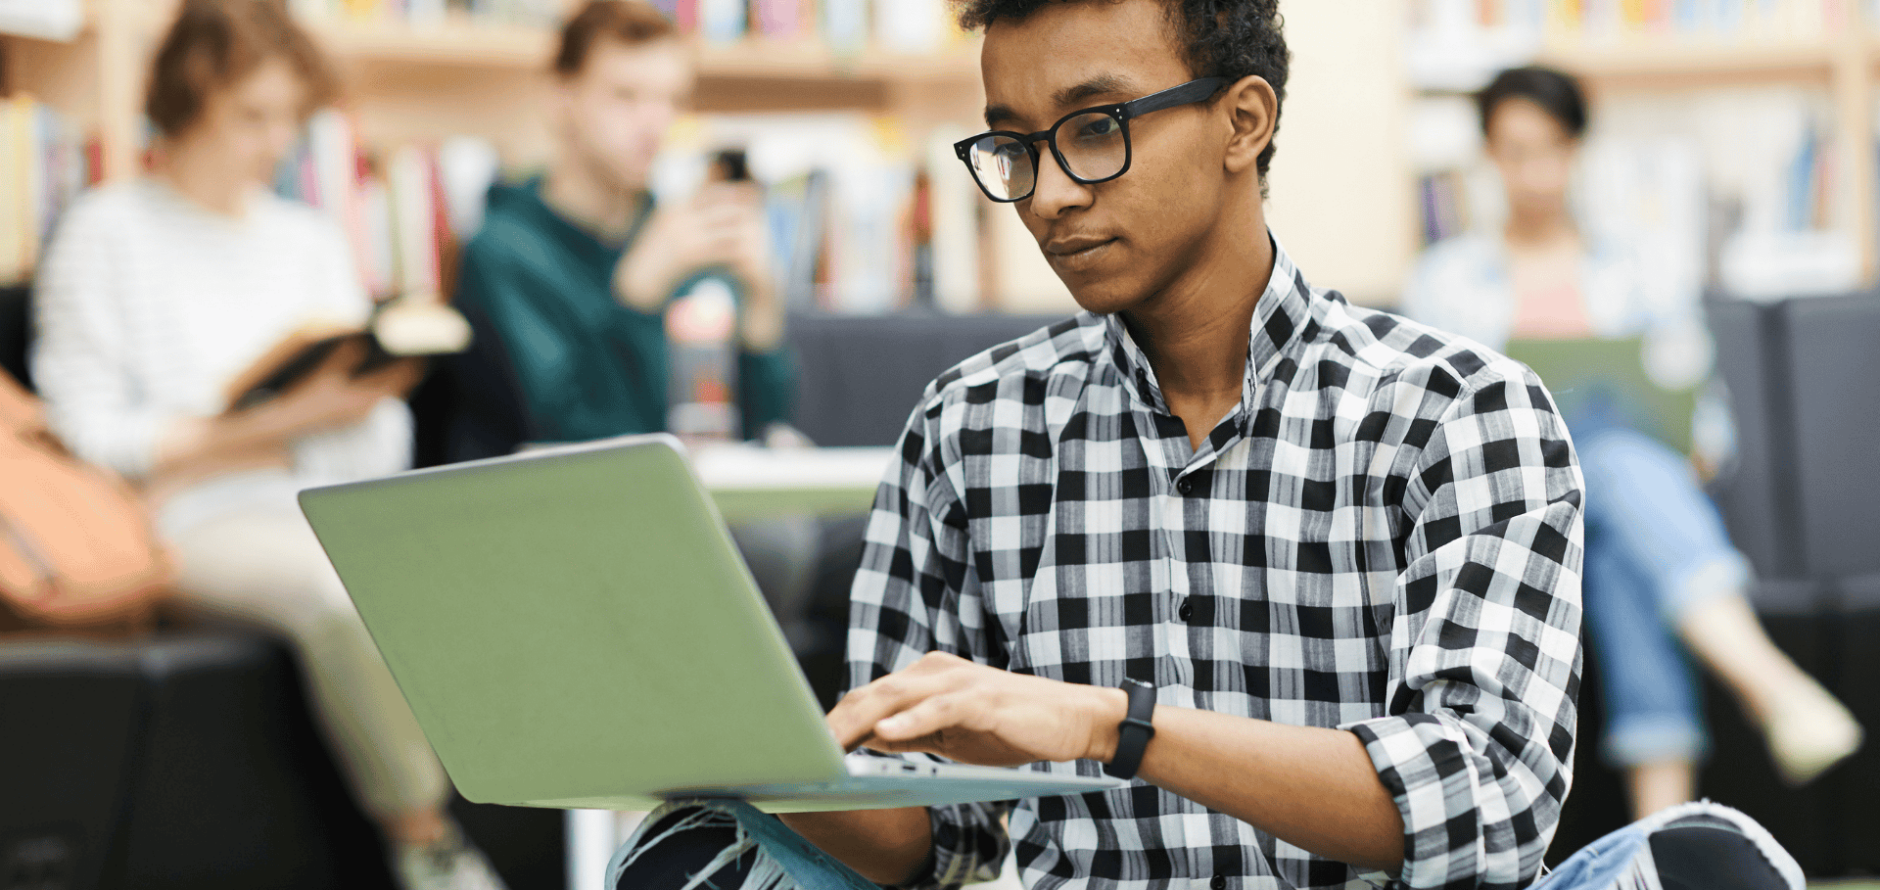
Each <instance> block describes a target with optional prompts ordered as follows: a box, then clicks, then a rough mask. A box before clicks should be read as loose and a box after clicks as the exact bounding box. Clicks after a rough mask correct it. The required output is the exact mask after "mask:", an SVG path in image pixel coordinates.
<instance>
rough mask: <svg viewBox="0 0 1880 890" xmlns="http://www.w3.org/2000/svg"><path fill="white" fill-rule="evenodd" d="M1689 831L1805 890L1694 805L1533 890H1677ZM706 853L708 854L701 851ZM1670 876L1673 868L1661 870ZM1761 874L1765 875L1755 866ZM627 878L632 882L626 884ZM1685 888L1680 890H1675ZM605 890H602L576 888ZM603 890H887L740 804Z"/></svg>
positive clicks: (688, 819) (694, 820)
mask: <svg viewBox="0 0 1880 890" xmlns="http://www.w3.org/2000/svg"><path fill="white" fill-rule="evenodd" d="M1691 821H1703V822H1708V823H1710V824H1713V825H1721V826H1723V827H1724V828H1725V829H1726V830H1728V831H1730V832H1732V833H1734V834H1737V835H1739V836H1740V837H1741V838H1742V839H1743V842H1742V846H1744V847H1745V848H1749V849H1753V852H1751V853H1749V854H1748V855H1749V856H1750V857H1754V858H1756V859H1760V861H1761V865H1766V866H1767V868H1766V869H1762V870H1764V871H1766V872H1768V875H1767V877H1768V878H1769V880H1766V881H1764V882H1762V883H1761V884H1758V883H1755V882H1745V884H1744V885H1745V886H1770V887H1780V886H1787V887H1788V888H1790V890H1802V871H1801V868H1800V867H1799V866H1797V865H1796V863H1795V860H1794V859H1793V858H1792V857H1790V856H1789V854H1788V853H1787V852H1786V851H1784V850H1783V849H1782V847H1781V846H1780V845H1778V844H1777V843H1776V842H1775V839H1774V838H1772V837H1770V836H1769V833H1768V832H1767V831H1764V830H1763V828H1762V826H1760V825H1758V824H1756V822H1755V821H1754V820H1752V819H1750V818H1749V817H1748V816H1745V815H1743V814H1742V813H1739V812H1737V811H1735V810H1732V809H1730V808H1728V807H1722V806H1718V805H1716V804H1713V803H1709V802H1703V803H1693V804H1685V805H1683V806H1677V807H1672V808H1670V809H1667V810H1665V811H1663V812H1660V813H1657V814H1654V815H1653V816H1651V817H1650V818H1647V819H1644V820H1642V821H1640V822H1637V823H1634V824H1632V825H1630V826H1627V827H1625V828H1623V829H1620V830H1619V831H1616V832H1613V833H1612V834H1609V835H1607V836H1605V837H1604V838H1601V839H1600V840H1599V841H1598V842H1596V843H1593V844H1592V845H1590V846H1588V847H1586V848H1585V849H1583V850H1581V851H1580V852H1578V853H1575V854H1574V855H1573V856H1572V858H1570V859H1568V860H1567V861H1566V862H1564V863H1561V865H1560V868H1558V869H1556V870H1555V871H1554V872H1553V873H1552V874H1549V875H1547V876H1545V877H1543V878H1541V879H1540V880H1539V881H1538V882H1536V883H1535V884H1534V885H1533V887H1532V890H1648V888H1656V887H1660V886H1673V885H1667V884H1663V883H1662V882H1658V881H1656V880H1655V878H1656V875H1654V880H1652V881H1643V880H1641V879H1640V878H1641V873H1642V872H1647V871H1650V870H1651V869H1652V868H1653V866H1654V862H1653V859H1652V850H1651V841H1652V836H1653V835H1654V834H1655V833H1657V832H1658V831H1660V830H1661V829H1665V828H1667V827H1677V826H1678V825H1680V824H1686V823H1689V822H1691ZM688 842H690V843H692V844H694V845H695V846H694V848H693V849H687V850H681V851H679V852H680V853H683V854H685V855H687V856H688V857H689V858H688V859H687V862H686V864H685V866H684V867H682V868H668V869H666V870H664V871H662V872H661V877H660V878H658V879H653V880H655V881H656V885H649V884H648V883H646V882H647V881H648V880H649V879H648V877H647V876H646V875H645V874H643V873H636V874H634V875H631V876H628V875H627V874H626V873H625V872H626V869H627V868H628V867H629V864H630V863H634V864H640V865H643V863H639V862H638V860H640V859H641V858H642V857H644V856H648V855H652V856H658V855H660V853H661V852H662V851H663V852H664V853H666V854H673V853H674V852H675V851H674V850H673V849H672V847H684V846H685V845H686V844H688ZM698 845H703V849H698V848H697V846H698ZM1655 865H1656V866H1657V867H1661V868H1662V867H1664V866H1665V865H1666V863H1662V862H1660V863H1656V864H1655ZM1756 867H1758V868H1760V867H1761V866H1756ZM623 878H625V879H626V880H623ZM1677 886H1682V885H1677ZM575 890H599V888H575ZM605 890H879V888H877V887H876V885H874V884H872V883H870V882H869V881H868V880H867V879H866V878H863V877H862V876H861V875H858V874H856V873H855V872H854V871H851V870H850V869H849V868H848V867H847V866H845V865H843V864H842V863H840V862H837V861H835V860H834V859H831V858H830V857H829V856H828V855H826V854H824V853H823V852H822V851H821V850H818V849H816V848H815V847H814V846H812V845H811V844H810V843H809V842H808V841H806V840H804V839H803V837H802V836H801V835H798V834H797V833H796V832H793V831H791V830H790V829H788V828H786V827H784V824H783V823H782V822H780V821H778V820H777V819H775V818H774V817H771V816H767V815H764V814H763V813H760V812H758V811H757V810H756V809H754V808H752V807H751V806H750V805H749V804H745V803H741V802H737V801H713V802H690V803H675V804H668V805H667V806H665V807H662V808H661V809H660V810H659V812H656V813H654V814H652V815H651V816H648V817H647V819H646V821H645V822H643V823H641V825H640V830H639V831H637V832H635V833H634V836H633V837H632V838H630V839H628V840H627V842H626V843H625V844H623V845H621V847H620V849H619V851H618V852H616V853H615V854H614V857H613V861H612V862H611V863H609V864H608V866H607V886H606V888H605Z"/></svg>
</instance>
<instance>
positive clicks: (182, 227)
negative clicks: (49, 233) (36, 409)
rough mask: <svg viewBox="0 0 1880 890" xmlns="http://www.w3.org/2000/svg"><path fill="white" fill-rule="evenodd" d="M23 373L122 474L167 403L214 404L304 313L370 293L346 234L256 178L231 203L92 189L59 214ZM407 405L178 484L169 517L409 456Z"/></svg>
mask: <svg viewBox="0 0 1880 890" xmlns="http://www.w3.org/2000/svg"><path fill="white" fill-rule="evenodd" d="M34 302H35V304H36V306H37V323H38V338H37V341H36V346H35V350H34V355H33V377H34V380H35V381H36V382H37V384H38V388H39V391H40V393H41V395H42V396H43V397H44V399H45V401H46V409H47V415H48V417H49V419H50V421H51V423H52V426H53V429H54V430H55V431H57V432H58V434H59V435H60V436H61V437H63V438H64V439H65V441H66V443H67V444H68V445H70V447H71V448H72V449H73V450H74V451H76V452H77V453H78V454H79V455H80V456H81V457H84V458H86V459H87V460H91V461H94V462H96V463H100V464H103V465H106V466H109V467H111V468H113V469H116V470H117V471H119V472H121V473H123V474H125V475H127V476H130V477H132V478H137V477H141V476H143V475H144V474H146V473H147V472H148V471H149V469H150V467H151V463H152V460H153V457H154V451H155V447H156V442H157V439H158V437H159V436H160V435H161V433H162V431H163V430H164V429H165V428H166V427H167V426H168V425H170V424H171V423H174V422H175V421H176V420H177V419H179V418H182V417H186V416H210V415H214V414H217V413H219V412H221V411H222V410H223V409H224V408H225V407H226V405H225V396H224V392H225V389H226V387H227V386H228V383H229V381H230V380H232V379H233V378H234V376H235V375H237V374H239V373H241V372H242V371H243V370H244V369H245V368H247V367H248V365H249V364H250V363H252V362H253V361H255V360H256V359H257V358H259V357H260V356H261V355H262V354H263V353H265V352H266V351H268V350H269V349H270V348H272V347H273V346H274V345H275V344H276V343H278V342H279V341H280V340H281V339H282V338H283V337H285V336H286V335H288V334H289V333H291V332H292V331H293V330H294V329H296V328H297V327H300V326H301V325H303V324H306V323H308V322H310V321H316V320H329V321H337V322H345V323H355V322H358V321H362V320H363V319H364V318H365V317H366V315H367V313H368V312H369V311H370V308H371V301H370V299H369V298H368V297H367V296H366V294H365V292H364V290H363V288H361V286H360V284H359V279H358V277H357V276H356V275H355V274H354V272H353V264H352V257H351V255H350V253H349V251H348V249H347V246H346V243H345V240H344V236H343V234H342V233H341V232H340V231H339V230H338V228H337V227H335V226H334V225H333V224H332V223H331V222H330V221H329V220H328V219H327V218H326V217H324V216H322V215H321V214H320V213H319V212H318V211H316V210H314V209H312V208H310V207H307V206H304V205H300V204H294V203H290V202H288V201H286V200H283V199H281V198H278V197H276V196H274V195H272V194H269V193H266V192H263V191H260V190H257V191H256V193H255V194H254V195H253V197H252V199H251V200H250V201H249V205H248V212H247V213H246V214H245V215H244V216H242V217H231V216H228V215H225V214H220V213H216V212H213V211H211V210H209V209H207V208H204V207H202V206H200V205H197V204H195V203H193V202H191V201H190V200H189V199H187V198H185V197H184V196H182V195H181V194H179V193H178V192H176V191H175V190H174V189H173V188H171V187H170V186H168V185H167V184H165V183H163V182H161V181H159V180H154V179H142V180H137V181H133V182H127V183H121V184H117V185H111V186H106V187H103V188H100V189H96V190H94V191H92V192H90V193H88V194H86V195H85V196H83V197H82V198H80V199H79V200H78V201H77V202H76V203H75V204H74V205H73V206H72V208H71V210H70V211H69V212H68V213H67V214H66V216H65V218H64V220H63V221H62V222H61V223H60V225H59V229H58V232H57V234H56V237H55V238H54V240H53V242H52V245H51V248H50V249H49V250H48V252H47V254H46V257H45V261H44V263H43V265H42V267H41V269H40V273H39V279H38V282H37V288H36V292H35V295H34ZM410 445H411V417H410V412H409V411H408V410H407V409H406V407H405V405H404V403H402V402H400V401H397V400H394V399H388V400H386V401H385V402H384V403H383V404H381V405H380V406H379V407H378V409H377V411H376V412H375V413H374V414H373V415H372V416H371V418H370V419H368V420H367V421H366V422H365V423H363V424H360V425H359V426H356V427H353V428H350V429H345V430H337V431H333V432H328V433H322V434H319V435H315V436H309V437H306V438H304V439H302V440H300V441H298V442H296V443H295V446H294V467H293V469H292V470H291V471H273V472H262V473H243V474H241V475H239V476H235V477H224V478H222V479H218V480H214V481H212V482H210V483H206V484H204V485H201V486H198V487H197V488H195V489H191V490H190V491H187V492H183V493H180V494H179V495H177V496H176V497H174V498H172V499H171V500H169V501H168V502H167V503H166V505H165V506H164V507H163V508H162V513H161V514H160V516H159V519H160V521H161V522H162V524H163V526H164V527H165V529H166V530H167V531H169V532H171V533H176V532H178V531H180V530H181V528H182V527H184V526H187V525H191V524H194V523H195V522H197V521H201V520H206V519H212V518H216V517H218V516H220V515H224V514H225V513H227V512H229V511H231V510H236V509H241V508H245V507H252V506H260V505H270V506H284V507H289V508H291V507H292V506H293V495H294V493H295V492H296V491H297V490H298V489H299V488H302V487H305V486H309V485H319V484H327V483H332V482H341V481H350V480H353V479H360V478H366V477H371V476H377V475H383V474H386V473H391V472H396V471H398V470H401V469H404V468H405V467H407V466H408V465H409V462H410Z"/></svg>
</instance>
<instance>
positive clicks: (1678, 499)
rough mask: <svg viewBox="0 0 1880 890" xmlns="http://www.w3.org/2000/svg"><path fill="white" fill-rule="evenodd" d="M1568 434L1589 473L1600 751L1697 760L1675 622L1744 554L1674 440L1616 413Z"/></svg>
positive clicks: (1620, 756)
mask: <svg viewBox="0 0 1880 890" xmlns="http://www.w3.org/2000/svg"><path fill="white" fill-rule="evenodd" d="M1589 427H1590V428H1589ZM1574 444H1575V445H1576V446H1577V447H1578V448H1579V451H1580V461H1581V470H1582V472H1584V473H1585V474H1586V490H1587V500H1586V567H1585V572H1586V581H1585V598H1586V624H1587V627H1588V629H1589V630H1590V632H1591V633H1590V636H1591V643H1592V645H1593V657H1595V658H1597V659H1599V662H1598V663H1599V666H1600V668H1601V678H1602V679H1601V683H1600V688H1601V691H1602V692H1603V693H1604V694H1603V697H1602V701H1603V702H1604V704H1605V707H1606V734H1605V737H1604V738H1603V739H1602V740H1601V742H1600V751H1601V753H1602V754H1603V755H1604V757H1605V759H1606V760H1607V762H1609V763H1614V764H1618V765H1621V766H1632V765H1636V764H1641V763H1650V762H1653V761H1660V760H1668V759H1683V760H1694V759H1696V758H1697V757H1699V756H1701V755H1702V754H1703V752H1704V749H1705V739H1704V730H1703V717H1702V713H1701V710H1700V707H1699V701H1698V695H1697V685H1696V678H1695V677H1694V676H1693V674H1692V671H1691V669H1690V666H1689V664H1688V662H1687V661H1686V659H1685V654H1684V650H1683V647H1682V645H1681V644H1680V643H1679V642H1678V641H1677V639H1676V638H1675V636H1674V635H1673V633H1672V627H1673V626H1675V624H1676V623H1677V621H1678V618H1679V616H1680V615H1682V614H1683V613H1684V612H1685V611H1686V610H1688V609H1690V608H1691V607H1693V606H1696V605H1699V604H1701V603H1704V602H1707V601H1710V600H1713V599H1715V598H1717V597H1720V596H1728V595H1732V594H1734V593H1736V592H1739V591H1741V590H1743V589H1744V587H1745V586H1746V585H1747V584H1748V582H1749V577H1750V568H1749V563H1748V561H1747V560H1745V559H1744V558H1743V556H1742V554H1740V553H1738V552H1737V551H1736V549H1735V548H1734V547H1732V546H1730V541H1729V538H1728V537H1727V534H1726V532H1725V531H1724V528H1723V519H1722V517H1720V516H1719V515H1718V514H1717V508H1716V507H1715V505H1713V504H1712V503H1711V502H1710V500H1709V499H1708V498H1706V497H1705V496H1704V494H1703V492H1702V491H1700V490H1699V489H1698V487H1697V485H1696V482H1695V480H1693V479H1692V478H1691V470H1690V467H1689V465H1688V464H1686V463H1685V461H1684V459H1683V458H1682V457H1681V456H1680V455H1678V454H1677V453H1676V452H1673V451H1672V450H1671V449H1669V448H1667V447H1665V446H1664V445H1662V444H1660V443H1659V442H1658V441H1657V440H1655V439H1652V438H1651V437H1649V436H1645V435H1643V434H1641V433H1639V432H1636V431H1634V430H1631V429H1628V428H1626V427H1624V426H1619V425H1598V424H1582V425H1581V426H1578V427H1575V428H1574Z"/></svg>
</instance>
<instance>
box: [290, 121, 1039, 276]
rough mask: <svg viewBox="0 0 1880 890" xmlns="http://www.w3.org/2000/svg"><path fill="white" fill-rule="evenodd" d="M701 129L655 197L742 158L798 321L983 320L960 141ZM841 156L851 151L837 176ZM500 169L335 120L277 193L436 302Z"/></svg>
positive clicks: (440, 146)
mask: <svg viewBox="0 0 1880 890" xmlns="http://www.w3.org/2000/svg"><path fill="white" fill-rule="evenodd" d="M705 127H706V129H707V130H708V131H709V133H708V135H707V136H702V137H700V138H699V139H698V140H696V141H695V142H692V143H689V144H684V145H679V146H675V147H674V148H673V149H671V150H670V151H668V152H667V153H666V155H665V156H663V157H662V158H661V159H660V161H659V162H658V164H657V166H656V172H655V177H654V179H655V181H654V183H653V187H654V190H655V193H656V194H657V195H658V196H659V198H660V200H662V201H665V202H673V201H680V200H684V199H686V197H688V196H689V194H690V193H691V192H692V191H693V190H694V189H696V188H697V187H698V185H699V182H700V181H701V179H702V175H703V169H704V167H705V166H706V165H708V164H709V159H710V158H711V157H712V156H713V154H714V153H715V150H716V149H719V148H723V147H726V146H731V145H735V146H737V147H740V148H742V149H744V150H745V151H746V152H747V153H748V154H749V156H750V157H751V167H752V170H753V173H754V174H755V175H756V178H757V180H758V182H759V183H760V185H762V187H763V188H764V191H765V206H766V212H767V214H768V221H769V225H770V231H771V235H772V251H773V262H772V268H773V269H774V271H775V272H776V274H777V282H776V283H777V284H778V286H779V287H780V289H781V292H782V293H783V294H784V296H785V299H787V300H788V301H789V302H790V304H791V305H792V306H793V307H795V308H799V309H819V310H825V311H836V312H881V311H889V310H893V309H897V308H902V307H906V306H910V305H922V306H928V307H932V308H939V309H946V310H952V311H972V310H975V309H978V308H981V296H980V259H979V250H980V234H979V232H980V215H981V213H982V212H983V207H982V204H983V200H982V199H981V198H980V196H979V193H978V191H977V187H976V186H974V185H973V183H972V180H971V177H970V176H969V175H968V174H967V173H966V171H965V169H964V168H963V167H961V166H960V164H959V162H958V160H957V159H955V157H954V156H953V153H952V151H951V143H952V141H953V140H954V139H955V138H957V137H958V135H959V134H953V133H947V134H942V135H936V136H934V137H933V138H932V139H930V140H927V141H926V143H925V144H917V143H916V142H915V141H914V140H911V139H909V138H908V137H907V136H906V135H905V134H903V133H901V132H900V131H899V129H898V128H897V127H896V126H895V125H894V124H893V123H892V122H889V121H885V120H880V119H874V118H869V117H866V116H862V115H836V116H832V117H829V118H818V119H814V120H810V121H800V122H793V121H778V120H775V119H770V120H765V121H762V122H760V123H756V124H748V125H745V124H740V122H738V121H730V122H726V123H723V124H707V125H705ZM829 144H847V145H850V146H851V147H852V149H851V150H850V151H848V152H846V153H845V154H844V155H843V159H842V163H840V164H826V163H824V162H822V161H820V160H819V159H820V158H823V157H825V156H826V154H827V153H826V152H825V151H823V150H821V149H822V148H823V147H826V146H827V145H829ZM501 167H502V165H501V162H500V159H499V158H498V156H497V152H496V149H495V148H494V147H493V146H491V145H490V144H489V143H487V142H485V141H483V140H479V139H473V138H467V137H455V138H450V139H446V140H443V141H442V142H440V143H437V144H435V145H417V144H406V145H399V146H393V147H389V148H384V149H379V150H372V149H368V148H367V147H365V146H363V145H362V144H361V143H360V141H359V139H358V137H357V135H356V129H355V127H354V125H353V122H352V120H351V119H350V118H348V117H347V116H346V115H345V114H344V113H342V112H339V111H332V110H329V111H323V112H321V113H320V114H318V115H316V116H315V117H314V118H313V120H312V121H311V122H310V124H309V126H308V128H307V133H306V135H305V137H304V138H303V139H302V140H301V141H300V142H299V143H298V144H297V145H296V147H295V148H294V150H293V151H292V152H291V153H290V155H289V156H288V157H287V158H286V159H285V160H284V161H283V162H282V164H281V166H280V168H279V170H278V171H277V176H276V184H275V185H276V191H277V192H278V193H279V194H281V195H282V196H284V197H287V198H290V199H292V200H297V201H303V202H306V203H308V204H311V205H313V206H315V207H318V208H320V209H321V210H323V211H325V212H326V213H329V214H331V215H332V217H333V219H334V221H335V222H336V223H337V224H338V225H339V226H340V227H341V228H342V229H344V230H345V231H346V233H347V235H348V238H349V241H350V242H351V244H352V246H353V250H354V255H355V258H356V261H357V264H358V268H359V272H360V275H361V276H362V278H363V280H364V283H365V286H366V288H367V289H368V290H369V291H370V292H371V293H372V294H374V295H375V296H377V297H379V298H381V299H384V298H389V297H394V296H412V297H418V298H421V299H424V298H434V297H436V296H438V295H446V296H447V295H448V293H449V291H450V290H451V288H452V282H451V281H450V280H449V279H450V277H451V273H452V270H453V267H454V265H455V256H456V246H457V245H459V244H460V243H462V242H463V241H464V240H465V239H467V238H468V237H469V236H470V235H472V234H474V232H475V231H476V229H477V228H478V226H479V225H480V224H481V218H482V209H483V205H484V200H485V194H486V192H487V191H488V187H489V185H490V183H491V182H493V181H494V180H495V179H496V178H497V177H498V176H500V175H502V169H501ZM1027 246H1028V247H1029V245H1027ZM1032 249H1033V250H1035V248H1032Z"/></svg>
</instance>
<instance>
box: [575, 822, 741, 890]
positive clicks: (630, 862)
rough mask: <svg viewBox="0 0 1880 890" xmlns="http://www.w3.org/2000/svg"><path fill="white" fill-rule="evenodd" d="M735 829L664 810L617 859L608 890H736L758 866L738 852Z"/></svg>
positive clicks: (636, 833) (731, 825) (610, 872)
mask: <svg viewBox="0 0 1880 890" xmlns="http://www.w3.org/2000/svg"><path fill="white" fill-rule="evenodd" d="M740 846H741V845H740V843H739V840H738V825H737V821H736V820H735V819H731V818H729V817H714V816H713V814H711V813H709V812H707V811H706V810H704V809H703V808H700V807H679V808H667V809H663V810H661V811H660V812H658V813H654V814H653V815H651V816H649V817H647V820H646V821H645V822H644V823H642V825H641V827H640V830H638V831H635V832H634V834H633V838H632V839H631V840H629V841H628V842H627V845H626V846H625V847H623V848H622V850H621V853H620V854H618V855H617V856H616V857H615V858H616V859H617V860H619V862H617V863H616V864H615V867H614V868H612V869H610V870H609V875H608V888H609V890H693V888H694V887H709V888H713V890H739V888H743V887H744V885H745V881H746V880H747V879H748V878H749V877H750V874H751V868H752V866H753V865H754V864H755V863H756V861H757V856H758V850H757V847H756V846H754V845H747V846H748V849H738V848H739V847H740Z"/></svg>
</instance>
